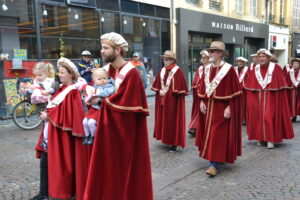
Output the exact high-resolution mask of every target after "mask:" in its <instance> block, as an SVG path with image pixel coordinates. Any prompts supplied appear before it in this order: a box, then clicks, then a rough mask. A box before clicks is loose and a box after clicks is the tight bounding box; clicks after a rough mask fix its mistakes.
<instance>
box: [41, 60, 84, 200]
mask: <svg viewBox="0 0 300 200" xmlns="http://www.w3.org/2000/svg"><path fill="white" fill-rule="evenodd" d="M58 69H59V77H60V80H61V82H62V83H63V84H62V86H61V87H60V88H59V89H57V91H56V92H55V93H54V95H53V97H52V99H51V101H50V103H49V104H48V106H47V119H48V120H49V129H48V133H49V135H48V151H47V153H48V191H49V198H51V199H71V198H74V197H75V196H76V199H82V195H83V192H84V188H85V181H86V177H87V172H88V165H89V155H90V148H89V147H87V146H82V145H81V139H82V137H83V136H84V130H83V125H82V120H83V118H84V112H83V107H82V102H81V95H80V93H79V91H78V90H77V89H76V88H75V86H74V85H73V81H76V80H77V78H78V76H79V74H78V71H77V68H76V66H75V65H74V64H73V63H72V62H71V61H70V60H68V59H66V58H61V59H59V60H58ZM66 91H68V92H66ZM58 99H60V100H58ZM54 100H55V103H53V102H54ZM57 100H58V101H57ZM51 102H52V105H50V104H51ZM57 102H58V103H57ZM49 105H50V106H49ZM40 144H41V138H40V140H39V143H38V145H37V146H36V149H37V151H38V152H40V151H44V150H43V149H42V148H41V147H40Z"/></svg>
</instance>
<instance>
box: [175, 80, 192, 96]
mask: <svg viewBox="0 0 300 200" xmlns="http://www.w3.org/2000/svg"><path fill="white" fill-rule="evenodd" d="M172 91H173V92H176V93H179V94H183V93H186V94H188V91H186V90H180V91H179V90H175V82H174V77H173V78H172Z"/></svg>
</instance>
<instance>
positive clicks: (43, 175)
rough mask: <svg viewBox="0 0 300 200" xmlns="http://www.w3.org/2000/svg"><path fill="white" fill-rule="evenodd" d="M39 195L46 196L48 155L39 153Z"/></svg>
mask: <svg viewBox="0 0 300 200" xmlns="http://www.w3.org/2000/svg"><path fill="white" fill-rule="evenodd" d="M40 168H41V169H40V194H41V195H45V196H48V154H47V153H46V152H42V153H41V158H40Z"/></svg>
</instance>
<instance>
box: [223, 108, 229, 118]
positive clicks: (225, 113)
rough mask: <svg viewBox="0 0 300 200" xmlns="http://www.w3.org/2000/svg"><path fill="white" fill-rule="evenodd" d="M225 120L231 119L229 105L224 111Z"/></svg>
mask: <svg viewBox="0 0 300 200" xmlns="http://www.w3.org/2000/svg"><path fill="white" fill-rule="evenodd" d="M224 118H225V119H229V118H230V106H229V105H228V106H227V107H226V108H225V110H224Z"/></svg>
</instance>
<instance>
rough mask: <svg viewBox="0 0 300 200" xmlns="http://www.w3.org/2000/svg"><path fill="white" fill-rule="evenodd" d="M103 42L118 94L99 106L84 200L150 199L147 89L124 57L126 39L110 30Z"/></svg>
mask: <svg viewBox="0 0 300 200" xmlns="http://www.w3.org/2000/svg"><path fill="white" fill-rule="evenodd" d="M101 43H102V50H101V55H102V58H103V59H104V61H105V63H110V64H109V65H107V66H105V67H104V68H105V69H106V70H108V73H109V76H111V77H112V78H113V79H115V87H116V93H115V94H113V95H112V96H110V97H108V98H105V99H103V101H102V104H101V108H100V114H99V120H98V126H97V130H96V135H95V142H94V147H93V152H92V156H91V161H90V168H89V173H88V179H87V185H86V189H85V193H84V198H83V199H85V200H106V199H107V200H140V199H143V200H152V199H153V192H152V177H151V165H150V154H149V144H148V131H147V122H146V116H148V115H149V110H148V105H147V99H146V94H145V89H144V87H143V83H142V80H141V77H140V75H139V73H138V71H137V70H136V69H135V67H134V66H133V65H132V64H131V62H126V61H125V60H124V59H123V56H124V53H125V52H126V51H127V50H128V43H127V42H126V40H125V39H124V38H123V37H122V36H121V35H119V34H117V33H113V32H112V33H106V34H104V35H102V36H101ZM94 100H95V99H93V101H94ZM93 103H95V102H93Z"/></svg>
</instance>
